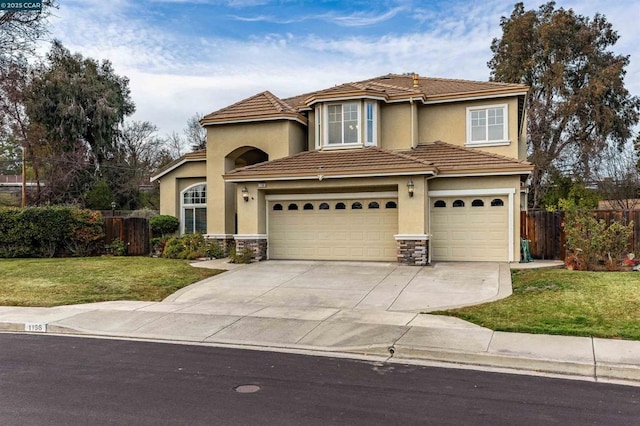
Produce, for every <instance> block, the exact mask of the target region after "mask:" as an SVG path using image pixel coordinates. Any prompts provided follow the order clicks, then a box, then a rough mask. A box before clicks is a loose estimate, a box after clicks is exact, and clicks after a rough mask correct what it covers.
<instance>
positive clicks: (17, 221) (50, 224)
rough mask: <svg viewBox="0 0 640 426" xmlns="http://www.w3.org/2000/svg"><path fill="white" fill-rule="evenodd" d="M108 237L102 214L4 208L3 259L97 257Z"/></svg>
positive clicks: (0, 229)
mask: <svg viewBox="0 0 640 426" xmlns="http://www.w3.org/2000/svg"><path fill="white" fill-rule="evenodd" d="M103 238H104V230H103V223H102V215H100V213H97V212H93V211H91V210H80V209H77V208H73V207H27V208H24V209H20V208H2V207H0V257H53V256H60V255H64V254H68V253H73V254H74V255H76V256H84V255H88V254H93V253H95V252H96V251H97V250H99V249H100V244H101V243H102V241H103Z"/></svg>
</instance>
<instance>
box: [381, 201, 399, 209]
mask: <svg viewBox="0 0 640 426" xmlns="http://www.w3.org/2000/svg"><path fill="white" fill-rule="evenodd" d="M384 207H385V208H387V209H395V208H397V207H398V205H397V204H396V202H395V201H387V203H386V204H385V205H384Z"/></svg>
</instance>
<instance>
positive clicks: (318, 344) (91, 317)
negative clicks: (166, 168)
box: [0, 260, 640, 385]
mask: <svg viewBox="0 0 640 426" xmlns="http://www.w3.org/2000/svg"><path fill="white" fill-rule="evenodd" d="M195 266H198V267H213V268H220V269H223V268H229V269H231V270H229V271H228V272H225V273H223V274H220V275H217V276H215V277H212V278H209V279H207V280H204V281H202V282H200V283H197V284H194V285H192V286H189V287H187V288H184V289H182V290H180V291H178V292H177V293H175V294H173V295H172V296H170V297H169V298H167V299H166V300H164V301H162V302H127V301H123V302H102V303H92V304H84V305H72V306H60V307H54V308H21V307H0V330H2V331H13V332H25V331H27V332H35V333H43V332H44V333H67V334H78V335H92V336H110V337H118V338H139V339H152V340H161V341H173V342H185V343H192V344H195V343H197V344H211V345H233V346H241V347H247V348H258V349H267V348H269V349H275V350H294V351H303V352H305V351H309V352H311V353H315V354H321V353H324V354H331V355H340V354H343V355H346V356H362V355H366V356H372V357H374V358H376V359H379V360H382V361H387V362H437V363H447V365H451V366H453V365H470V366H482V367H490V368H498V369H507V370H508V371H523V372H527V373H551V374H560V375H569V376H578V377H582V378H586V379H590V380H598V381H623V382H625V383H632V384H639V385H640V342H635V341H622V340H607V339H592V338H587V337H563V336H548V335H529V334H518V333H504V332H494V331H492V330H489V329H486V328H482V327H479V326H476V325H473V324H470V323H468V322H465V321H462V320H460V319H457V318H452V317H446V316H437V315H430V314H426V313H424V312H429V311H433V310H437V309H445V308H448V307H453V306H463V305H468V304H476V303H482V302H486V301H490V300H496V299H499V298H502V297H506V296H508V295H509V294H511V280H510V274H509V265H507V264H497V263H472V264H461V263H440V264H436V265H435V266H429V267H407V266H399V265H397V264H392V263H388V264H387V263H347V262H339V263H338V262H286V261H268V262H261V263H255V264H251V265H242V266H238V265H229V264H225V263H224V262H223V261H220V260H218V261H210V262H201V263H198V264H196V265H195Z"/></svg>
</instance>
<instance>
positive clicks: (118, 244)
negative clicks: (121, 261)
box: [107, 238, 127, 256]
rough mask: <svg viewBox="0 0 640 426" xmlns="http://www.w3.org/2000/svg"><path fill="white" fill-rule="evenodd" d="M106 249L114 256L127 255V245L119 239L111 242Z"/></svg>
mask: <svg viewBox="0 0 640 426" xmlns="http://www.w3.org/2000/svg"><path fill="white" fill-rule="evenodd" d="M107 249H108V251H109V252H110V253H111V254H112V255H114V256H124V255H125V254H127V245H126V244H125V243H124V241H122V240H121V239H120V238H116V239H115V240H113V241H111V244H109V245H108V246H107Z"/></svg>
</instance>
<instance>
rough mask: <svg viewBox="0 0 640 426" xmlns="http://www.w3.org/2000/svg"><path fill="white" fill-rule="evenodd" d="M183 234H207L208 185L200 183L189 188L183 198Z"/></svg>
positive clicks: (183, 193) (184, 192)
mask: <svg viewBox="0 0 640 426" xmlns="http://www.w3.org/2000/svg"><path fill="white" fill-rule="evenodd" d="M180 201H181V208H180V210H181V215H182V233H183V234H193V233H194V232H199V233H200V234H206V233H207V185H206V184H204V183H199V184H196V185H193V186H190V187H188V188H187V189H185V190H184V191H183V192H182V197H181V200H180Z"/></svg>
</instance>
